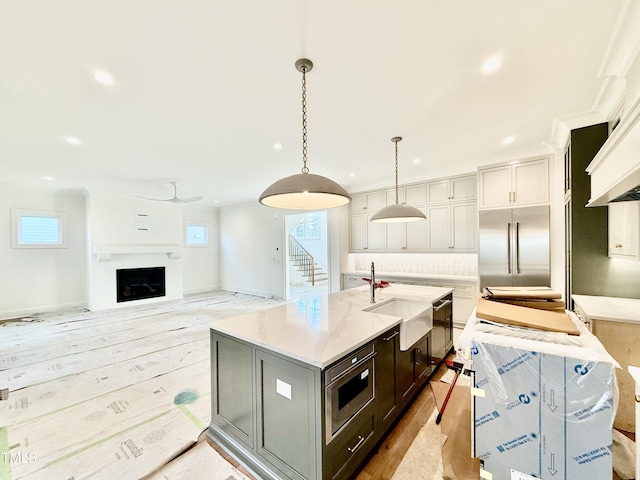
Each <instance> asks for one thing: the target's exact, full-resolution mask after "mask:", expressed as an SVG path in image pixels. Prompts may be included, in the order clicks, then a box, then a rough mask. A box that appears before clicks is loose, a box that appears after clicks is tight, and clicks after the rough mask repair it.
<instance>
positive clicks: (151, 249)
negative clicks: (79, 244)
mask: <svg viewBox="0 0 640 480" xmlns="http://www.w3.org/2000/svg"><path fill="white" fill-rule="evenodd" d="M91 253H92V254H93V255H95V257H94V259H95V261H96V262H108V261H110V260H111V256H112V255H140V254H145V253H166V254H167V257H168V258H170V259H178V258H180V257H181V256H182V246H180V245H93V246H92V247H91Z"/></svg>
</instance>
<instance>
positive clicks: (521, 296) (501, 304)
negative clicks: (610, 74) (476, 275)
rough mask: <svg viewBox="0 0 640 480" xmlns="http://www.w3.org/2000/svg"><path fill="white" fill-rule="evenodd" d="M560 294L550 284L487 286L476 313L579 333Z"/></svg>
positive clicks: (506, 321) (495, 319)
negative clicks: (536, 285)
mask: <svg viewBox="0 0 640 480" xmlns="http://www.w3.org/2000/svg"><path fill="white" fill-rule="evenodd" d="M561 297H562V295H560V294H559V293H558V292H555V291H553V290H552V289H551V288H549V287H485V289H484V292H483V298H481V299H479V300H478V304H477V306H476V316H477V317H478V318H482V319H484V320H490V321H492V322H497V323H503V324H507V325H515V326H518V327H526V328H533V329H536V330H545V331H550V332H562V333H568V334H569V335H580V331H579V330H578V328H577V327H576V326H575V325H574V323H573V321H572V320H571V318H569V315H567V313H566V311H565V308H564V307H565V305H564V302H563V301H562V300H560V298H561Z"/></svg>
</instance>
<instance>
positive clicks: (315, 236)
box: [284, 210, 330, 300]
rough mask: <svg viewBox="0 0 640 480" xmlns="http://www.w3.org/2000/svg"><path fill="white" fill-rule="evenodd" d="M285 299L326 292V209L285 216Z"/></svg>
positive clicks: (327, 244)
mask: <svg viewBox="0 0 640 480" xmlns="http://www.w3.org/2000/svg"><path fill="white" fill-rule="evenodd" d="M284 224H285V253H286V258H285V262H286V268H285V272H286V274H285V277H286V278H285V283H286V292H285V293H286V299H287V300H297V299H301V298H308V297H313V296H317V295H322V294H326V293H329V278H330V277H329V235H328V229H327V212H326V210H323V211H317V212H304V213H292V214H287V215H286V216H285V222H284Z"/></svg>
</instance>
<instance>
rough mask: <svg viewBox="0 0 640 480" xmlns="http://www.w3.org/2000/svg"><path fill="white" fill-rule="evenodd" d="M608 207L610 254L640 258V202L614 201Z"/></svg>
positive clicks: (634, 258) (612, 255) (627, 257)
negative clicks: (639, 252) (639, 251)
mask: <svg viewBox="0 0 640 480" xmlns="http://www.w3.org/2000/svg"><path fill="white" fill-rule="evenodd" d="M608 208H609V256H610V257H617V258H626V259H630V260H640V256H639V255H638V241H639V240H640V202H614V203H610V204H609V206H608Z"/></svg>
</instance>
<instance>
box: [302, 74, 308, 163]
mask: <svg viewBox="0 0 640 480" xmlns="http://www.w3.org/2000/svg"><path fill="white" fill-rule="evenodd" d="M302 162H303V164H304V165H303V167H302V173H309V168H308V167H307V69H306V67H302Z"/></svg>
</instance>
